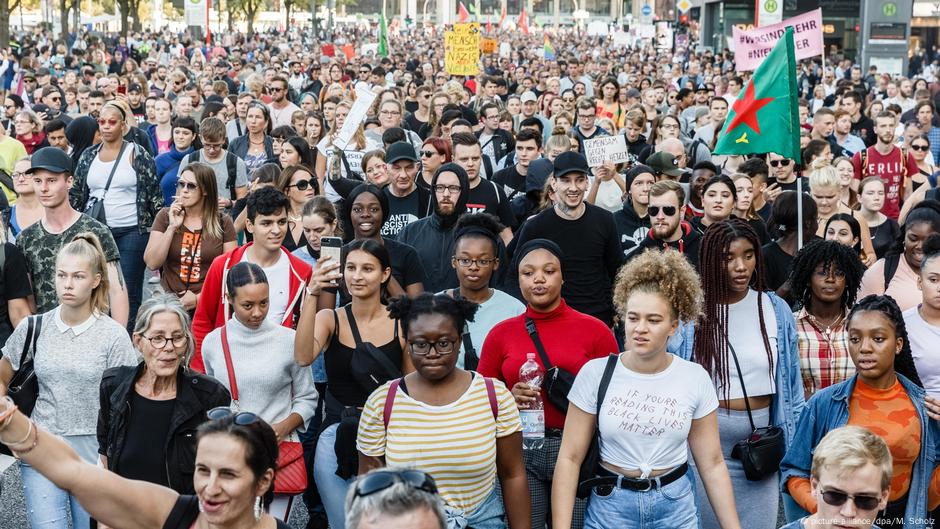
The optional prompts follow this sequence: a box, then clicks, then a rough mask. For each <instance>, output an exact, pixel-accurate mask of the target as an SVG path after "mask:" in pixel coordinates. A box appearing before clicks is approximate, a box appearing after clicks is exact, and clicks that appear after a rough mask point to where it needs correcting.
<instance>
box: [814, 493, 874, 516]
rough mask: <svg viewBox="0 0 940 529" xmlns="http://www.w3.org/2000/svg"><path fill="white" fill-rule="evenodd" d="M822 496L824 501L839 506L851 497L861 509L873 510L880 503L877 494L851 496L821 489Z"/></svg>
mask: <svg viewBox="0 0 940 529" xmlns="http://www.w3.org/2000/svg"><path fill="white" fill-rule="evenodd" d="M822 498H823V501H824V502H826V503H828V504H829V505H832V506H833V507H840V506H842V505H843V504H845V502H846V501H848V500H849V498H851V499H852V501H853V502H854V503H855V506H856V507H858V508H859V509H861V510H863V511H873V510H875V509H877V508H878V505H879V504H880V503H881V498H879V497H877V496H853V495H851V494H846V493H844V492H839V491H835V490H826V491H823V492H822Z"/></svg>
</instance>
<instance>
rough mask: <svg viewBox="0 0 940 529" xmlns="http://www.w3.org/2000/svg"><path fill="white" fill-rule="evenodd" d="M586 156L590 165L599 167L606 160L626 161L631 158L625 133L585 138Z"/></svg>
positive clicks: (612, 161)
mask: <svg viewBox="0 0 940 529" xmlns="http://www.w3.org/2000/svg"><path fill="white" fill-rule="evenodd" d="M584 157H585V158H587V163H588V166H589V167H598V166H600V165H604V162H610V163H615V164H616V163H621V162H626V161H627V160H629V159H630V151H629V150H627V139H626V138H625V137H624V135H623V134H617V135H616V136H601V137H600V138H592V139H590V140H584Z"/></svg>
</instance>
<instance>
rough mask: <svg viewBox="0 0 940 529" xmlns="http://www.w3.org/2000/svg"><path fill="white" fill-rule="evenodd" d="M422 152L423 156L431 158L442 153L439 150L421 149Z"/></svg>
mask: <svg viewBox="0 0 940 529" xmlns="http://www.w3.org/2000/svg"><path fill="white" fill-rule="evenodd" d="M420 154H421V157H422V158H430V157H432V156H434V155H435V154H440V153H439V152H437V151H421V153H420Z"/></svg>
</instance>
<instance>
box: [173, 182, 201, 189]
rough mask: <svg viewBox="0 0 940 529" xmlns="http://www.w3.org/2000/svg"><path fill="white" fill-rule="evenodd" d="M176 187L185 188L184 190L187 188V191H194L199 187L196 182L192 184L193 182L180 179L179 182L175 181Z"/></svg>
mask: <svg viewBox="0 0 940 529" xmlns="http://www.w3.org/2000/svg"><path fill="white" fill-rule="evenodd" d="M176 188H177V189H186V190H188V191H195V190H197V189H199V186H198V185H196V184H194V183H193V182H184V181H182V180H180V181H179V182H177V183H176Z"/></svg>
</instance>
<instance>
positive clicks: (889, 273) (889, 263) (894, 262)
mask: <svg viewBox="0 0 940 529" xmlns="http://www.w3.org/2000/svg"><path fill="white" fill-rule="evenodd" d="M899 264H901V254H899V253H892V254H888V255H886V256H885V290H888V283H890V282H891V280H892V279H894V274H895V272H897V271H898V265H899Z"/></svg>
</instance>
